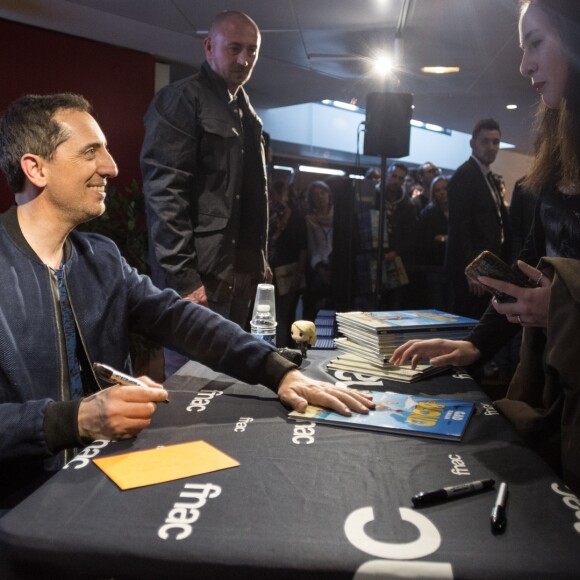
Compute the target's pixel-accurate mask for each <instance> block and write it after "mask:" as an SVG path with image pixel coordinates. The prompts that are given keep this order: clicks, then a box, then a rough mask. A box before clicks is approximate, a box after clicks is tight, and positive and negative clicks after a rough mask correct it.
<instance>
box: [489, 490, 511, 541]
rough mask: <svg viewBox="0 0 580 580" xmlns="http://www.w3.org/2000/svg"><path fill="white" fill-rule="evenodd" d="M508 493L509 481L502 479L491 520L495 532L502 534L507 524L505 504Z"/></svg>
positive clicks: (492, 529)
mask: <svg viewBox="0 0 580 580" xmlns="http://www.w3.org/2000/svg"><path fill="white" fill-rule="evenodd" d="M507 495H508V488H507V483H505V481H502V483H500V484H499V490H498V492H497V497H496V499H495V505H494V506H493V508H492V510H491V515H490V516H489V521H490V522H491V531H492V533H494V534H501V533H502V532H503V531H504V529H505V525H506V517H505V504H506V500H507Z"/></svg>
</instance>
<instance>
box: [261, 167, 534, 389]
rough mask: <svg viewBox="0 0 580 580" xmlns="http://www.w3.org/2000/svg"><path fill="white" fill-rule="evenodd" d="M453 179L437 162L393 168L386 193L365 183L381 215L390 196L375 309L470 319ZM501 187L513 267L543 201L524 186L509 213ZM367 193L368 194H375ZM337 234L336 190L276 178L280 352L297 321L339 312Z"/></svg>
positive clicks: (510, 356)
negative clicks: (457, 281) (453, 218)
mask: <svg viewBox="0 0 580 580" xmlns="http://www.w3.org/2000/svg"><path fill="white" fill-rule="evenodd" d="M451 177H452V173H451V172H450V173H449V174H446V173H444V172H443V171H441V169H439V168H438V167H437V166H436V165H435V164H434V163H432V162H429V161H427V162H425V163H423V164H422V165H420V166H418V167H407V166H405V165H403V164H401V163H394V164H392V165H391V166H389V167H388V169H387V172H386V175H385V180H386V183H385V185H384V187H382V186H381V175H380V171H379V169H377V168H374V167H372V168H369V169H368V171H367V173H366V176H365V182H367V183H370V184H372V189H371V191H372V192H373V193H372V196H373V198H372V202H371V206H373V207H374V208H376V210H377V211H378V208H379V199H380V196H381V195H382V194H383V193H384V195H385V207H384V213H385V217H384V227H385V238H386V239H385V240H384V248H385V253H384V262H383V269H384V270H385V271H384V272H383V287H382V290H381V292H380V296H381V298H380V302H379V303H378V304H376V303H374V296H371V297H370V298H369V300H368V301H367V303H366V304H367V305H368V309H381V310H395V309H419V308H421V309H424V308H435V309H438V310H443V311H446V312H453V313H456V314H462V313H461V312H455V306H456V304H455V301H454V293H453V285H452V283H451V280H450V274H449V272H448V269H447V268H446V264H445V259H446V248H447V241H448V222H449V200H448V188H449V183H450V180H451ZM494 181H495V183H496V184H497V188H498V191H499V194H500V196H501V200H502V203H503V204H504V205H505V209H506V211H508V212H509V219H510V223H509V227H510V231H511V235H510V239H509V243H510V248H509V256H504V257H507V258H508V261H509V262H511V261H513V260H515V259H516V257H517V256H518V253H519V252H520V250H521V249H522V246H523V243H524V240H525V238H526V236H527V233H528V231H529V229H530V226H531V223H532V219H533V213H534V205H535V200H536V198H535V196H533V195H531V194H529V193H527V192H526V191H525V190H524V189H523V188H522V185H521V180H520V181H518V182H517V183H516V186H515V188H514V192H513V194H512V198H511V207H508V205H507V202H506V201H505V198H506V197H505V194H506V190H505V183H504V180H503V177H502V176H501V175H499V174H494ZM329 182H330V180H329ZM366 191H367V195H368V191H369V190H368V188H367V190H366ZM366 201H367V202H368V199H367V200H366ZM357 210H358V208H356V207H355V212H356V211H357ZM338 229H340V226H338ZM334 233H335V224H334V203H333V190H332V189H331V187H330V186H329V184H328V183H327V182H325V181H322V180H316V181H313V182H311V183H310V184H309V185H307V186H306V187H304V188H302V189H300V190H299V191H297V190H296V188H295V187H294V184H293V182H292V179H289V180H283V179H275V180H271V184H270V187H269V234H268V240H269V244H268V259H269V263H270V266H271V268H272V271H273V283H274V285H275V287H276V301H277V302H276V310H277V320H278V332H277V338H276V340H277V345H278V346H280V347H283V346H293V341H292V339H291V334H290V326H291V324H292V322H293V321H294V320H296V319H299V318H302V319H306V320H314V319H315V317H316V313H317V312H318V311H319V310H320V309H335V308H336V300H335V291H334V290H335V288H334V286H333V283H334V284H336V283H338V278H339V276H336V277H335V278H334V282H333V272H332V250H333V236H334ZM354 243H355V245H356V241H355V242H354ZM345 259H346V257H345ZM401 270H402V271H403V275H402V277H401ZM355 276H356V274H355ZM355 287H356V284H355ZM484 299H485V297H484ZM362 304H363V305H364V304H365V303H364V302H362ZM353 307H354V306H353ZM517 350H518V349H517V343H516V345H515V346H514V347H513V348H508V349H505V350H504V351H502V353H500V354H499V355H498V356H497V357H496V358H497V361H494V362H491V363H489V364H488V367H486V368H487V370H486V372H487V373H489V374H491V373H497V372H498V371H499V372H500V373H501V374H503V375H505V376H506V378H509V375H511V373H512V372H513V370H514V368H515V365H516V364H517ZM498 366H499V368H498Z"/></svg>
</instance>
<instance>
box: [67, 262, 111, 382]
mask: <svg viewBox="0 0 580 580" xmlns="http://www.w3.org/2000/svg"><path fill="white" fill-rule="evenodd" d="M63 280H64V285H65V287H66V293H67V295H68V302H69V304H70V309H71V312H72V315H73V319H74V321H75V327H76V329H77V333H78V337H79V340H80V341H81V346H82V349H83V352H84V354H85V358H86V360H87V363H88V365H89V370H90V373H91V376H92V377H93V378H94V379H95V385H97V388H98V389H99V391H102V390H103V388H102V387H101V384H100V383H99V380H98V379H97V375H96V373H95V371H94V369H93V361H92V360H91V357H90V356H89V351H88V350H87V346H86V342H85V339H84V337H83V335H82V332H81V327H80V325H79V321H78V317H77V313H76V310H75V307H74V304H73V301H72V297H71V294H70V291H69V287H68V283H67V278H66V266H64V265H63ZM79 365H80V360H79ZM81 370H82V369H81ZM81 374H82V373H81Z"/></svg>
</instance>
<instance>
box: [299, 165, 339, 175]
mask: <svg viewBox="0 0 580 580" xmlns="http://www.w3.org/2000/svg"><path fill="white" fill-rule="evenodd" d="M298 169H299V170H300V171H302V172H303V173H320V174H321V175H340V176H343V175H346V173H345V172H344V171H343V170H342V169H329V168H327V167H312V166H311V165H300V166H299V167H298Z"/></svg>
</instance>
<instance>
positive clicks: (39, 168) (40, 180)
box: [20, 153, 46, 188]
mask: <svg viewBox="0 0 580 580" xmlns="http://www.w3.org/2000/svg"><path fill="white" fill-rule="evenodd" d="M20 167H21V168H22V171H23V172H24V175H25V177H26V179H28V181H30V183H32V184H33V185H35V186H36V187H41V188H42V187H45V186H46V176H45V164H44V159H43V158H42V157H40V156H39V155H33V154H32V153H25V154H24V155H23V156H22V159H21V160H20Z"/></svg>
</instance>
